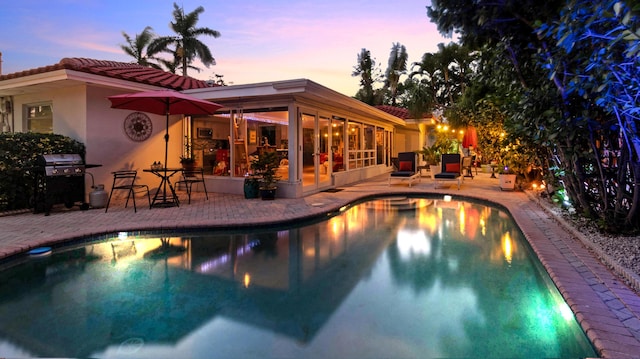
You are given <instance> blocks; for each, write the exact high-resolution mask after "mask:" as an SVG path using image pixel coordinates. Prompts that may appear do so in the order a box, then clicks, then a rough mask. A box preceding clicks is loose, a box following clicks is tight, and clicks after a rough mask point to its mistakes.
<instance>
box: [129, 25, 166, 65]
mask: <svg viewBox="0 0 640 359" xmlns="http://www.w3.org/2000/svg"><path fill="white" fill-rule="evenodd" d="M122 36H124V39H125V40H127V44H128V45H120V48H121V49H122V50H123V51H124V52H125V54H127V55H129V56H131V57H133V58H134V59H135V60H136V63H138V64H140V65H142V66H147V67H153V68H156V69H160V66H158V64H156V63H153V62H151V61H150V60H156V58H155V57H154V55H155V53H153V52H151V51H149V45H150V44H151V43H152V42H153V39H154V37H155V34H154V33H153V29H152V28H151V27H150V26H147V27H145V28H144V30H142V33H140V34H136V36H135V40H134V39H132V38H131V36H129V35H128V34H127V33H126V32H124V31H123V32H122Z"/></svg>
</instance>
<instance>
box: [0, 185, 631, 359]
mask: <svg viewBox="0 0 640 359" xmlns="http://www.w3.org/2000/svg"><path fill="white" fill-rule="evenodd" d="M389 193H392V194H410V193H440V194H450V195H452V196H453V197H454V199H455V197H457V196H463V197H468V198H473V199H480V200H488V201H491V202H494V203H497V204H500V205H502V206H504V207H505V208H507V210H508V211H509V212H510V213H511V215H512V216H513V217H514V219H515V220H516V222H517V223H518V225H519V227H520V228H521V230H522V232H523V233H524V235H525V237H526V238H527V239H528V241H529V242H530V244H531V246H532V248H533V249H534V250H535V252H536V253H537V255H538V257H539V258H540V260H541V261H542V263H543V265H544V266H545V268H546V269H547V271H548V272H549V274H550V275H551V277H552V279H553V280H554V282H555V284H556V286H557V287H558V288H559V289H560V292H561V293H562V295H563V296H564V298H565V300H566V301H567V303H568V304H569V306H570V307H571V308H572V310H573V312H574V313H575V315H576V317H577V319H578V321H579V323H580V324H581V325H582V328H583V329H584V331H585V332H586V334H587V336H588V337H589V339H590V340H591V342H592V343H593V344H594V346H595V348H596V351H597V353H598V354H599V355H600V356H601V357H603V358H638V357H640V296H639V295H638V293H637V292H634V290H633V289H631V288H630V287H628V286H627V285H625V284H624V283H625V282H624V281H623V280H622V278H621V276H619V275H617V274H614V273H613V272H612V271H611V270H609V269H608V267H607V266H605V265H604V264H602V263H601V262H600V261H599V260H598V259H596V257H595V255H594V251H593V250H590V249H589V248H586V247H585V245H584V244H583V242H582V241H581V240H580V234H579V233H576V232H575V231H573V230H572V229H571V228H567V226H565V225H563V222H562V220H561V219H559V218H556V217H555V216H554V215H552V214H551V212H549V211H547V210H545V208H544V206H541V205H540V204H539V203H538V202H537V201H536V200H535V199H534V198H533V197H532V196H531V195H529V194H527V193H525V192H502V191H500V189H499V188H498V180H497V179H492V178H490V177H489V174H486V173H480V174H479V175H478V176H476V177H475V178H473V179H470V178H466V179H465V181H464V183H463V184H462V186H461V189H460V190H457V188H456V186H455V184H453V183H451V185H450V186H446V187H444V186H443V187H441V188H438V189H435V188H434V183H433V182H432V181H431V179H428V178H423V179H422V181H421V182H420V183H414V185H413V186H412V187H411V188H409V187H408V186H407V185H406V184H405V185H403V184H399V185H392V186H388V185H387V177H386V176H380V177H377V178H375V179H372V180H368V181H365V182H361V183H358V184H355V185H352V186H348V187H345V188H342V191H339V192H335V193H329V192H321V193H317V194H314V195H310V196H307V197H304V198H298V199H281V198H279V199H276V200H275V201H261V200H259V199H251V200H247V199H244V197H242V196H238V195H228V194H218V193H213V194H211V193H210V194H209V200H208V201H207V200H205V198H204V194H197V193H194V194H193V195H192V198H191V204H187V203H186V194H185V193H184V192H182V193H181V194H182V197H183V198H184V199H185V201H184V203H183V204H182V205H181V206H180V207H174V208H154V209H149V208H148V207H145V206H144V204H146V199H145V200H143V199H140V200H139V202H138V204H139V207H138V212H137V213H134V212H133V208H132V207H131V206H130V207H129V208H124V204H123V203H122V202H116V203H112V204H111V206H110V208H109V212H108V213H105V212H104V209H91V210H88V211H81V210H79V209H77V207H76V208H75V209H71V210H66V209H64V208H62V209H58V210H54V211H52V212H51V215H49V216H44V215H43V214H31V213H24V214H13V215H8V216H2V217H0V228H2V231H1V232H0V259H2V258H4V259H7V258H10V257H11V256H16V255H19V254H21V253H24V252H26V251H28V250H30V249H32V248H35V247H39V246H43V245H52V244H55V243H60V242H64V241H67V240H69V239H75V238H81V237H84V236H90V235H94V234H105V233H109V232H117V231H139V230H151V229H153V230H175V229H181V228H192V227H198V226H201V227H216V226H222V227H228V226H247V225H249V226H250V225H257V224H270V223H274V222H282V221H290V220H295V219H299V218H304V217H310V216H315V215H320V214H323V213H326V212H328V211H334V210H337V209H339V208H340V207H342V206H344V205H346V204H348V203H350V202H352V201H354V200H358V199H361V198H366V197H368V196H372V195H377V194H389ZM624 277H625V278H626V279H627V280H629V281H631V282H632V283H634V284H635V286H636V288H637V286H638V285H640V280H638V277H637V276H636V275H635V274H633V273H626V274H624Z"/></svg>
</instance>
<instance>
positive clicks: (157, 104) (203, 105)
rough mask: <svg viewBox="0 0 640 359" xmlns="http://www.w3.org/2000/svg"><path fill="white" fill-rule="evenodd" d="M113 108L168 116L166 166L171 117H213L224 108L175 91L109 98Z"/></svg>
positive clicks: (140, 93) (165, 137)
mask: <svg viewBox="0 0 640 359" xmlns="http://www.w3.org/2000/svg"><path fill="white" fill-rule="evenodd" d="M107 98H108V99H109V101H111V108H118V109H125V110H133V111H142V112H150V113H153V114H156V115H166V117H167V121H166V122H167V123H166V129H165V135H164V140H165V151H164V165H165V167H166V166H167V152H168V148H169V115H178V114H180V115H213V114H214V113H215V112H216V111H217V110H218V109H220V108H221V107H222V105H219V104H217V103H215V102H210V101H205V100H201V99H198V98H195V97H191V96H188V95H185V94H183V93H181V92H178V91H173V90H159V91H147V92H136V93H130V94H124V95H116V96H109V97H107Z"/></svg>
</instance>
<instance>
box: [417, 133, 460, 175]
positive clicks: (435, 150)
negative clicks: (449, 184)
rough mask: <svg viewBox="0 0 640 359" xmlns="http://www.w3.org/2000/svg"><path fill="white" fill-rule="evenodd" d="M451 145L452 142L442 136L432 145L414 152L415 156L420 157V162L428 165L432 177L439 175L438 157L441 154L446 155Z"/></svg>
mask: <svg viewBox="0 0 640 359" xmlns="http://www.w3.org/2000/svg"><path fill="white" fill-rule="evenodd" d="M452 145H453V141H452V140H451V139H449V138H447V137H444V136H443V137H439V138H438V139H437V140H436V141H435V142H434V143H433V145H431V146H429V147H426V146H425V147H422V149H421V150H418V151H416V153H417V154H419V155H422V160H423V161H425V162H426V164H427V165H429V171H430V173H431V175H432V176H433V175H435V174H437V173H440V169H441V168H440V156H441V155H442V154H443V153H448V152H449V151H450V150H451V147H452Z"/></svg>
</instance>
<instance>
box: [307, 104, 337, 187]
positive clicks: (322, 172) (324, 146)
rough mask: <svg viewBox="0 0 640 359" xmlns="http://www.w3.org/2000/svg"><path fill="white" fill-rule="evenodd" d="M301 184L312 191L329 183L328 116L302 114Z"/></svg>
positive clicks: (330, 170)
mask: <svg viewBox="0 0 640 359" xmlns="http://www.w3.org/2000/svg"><path fill="white" fill-rule="evenodd" d="M300 122H301V127H302V186H303V191H304V192H308V191H313V190H316V189H318V188H325V187H329V186H330V185H331V172H332V162H333V161H332V156H331V151H329V148H330V147H329V146H330V143H329V142H330V136H329V133H330V132H329V125H330V121H329V118H326V117H317V116H315V115H309V114H304V113H303V114H302V115H301V121H300Z"/></svg>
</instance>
